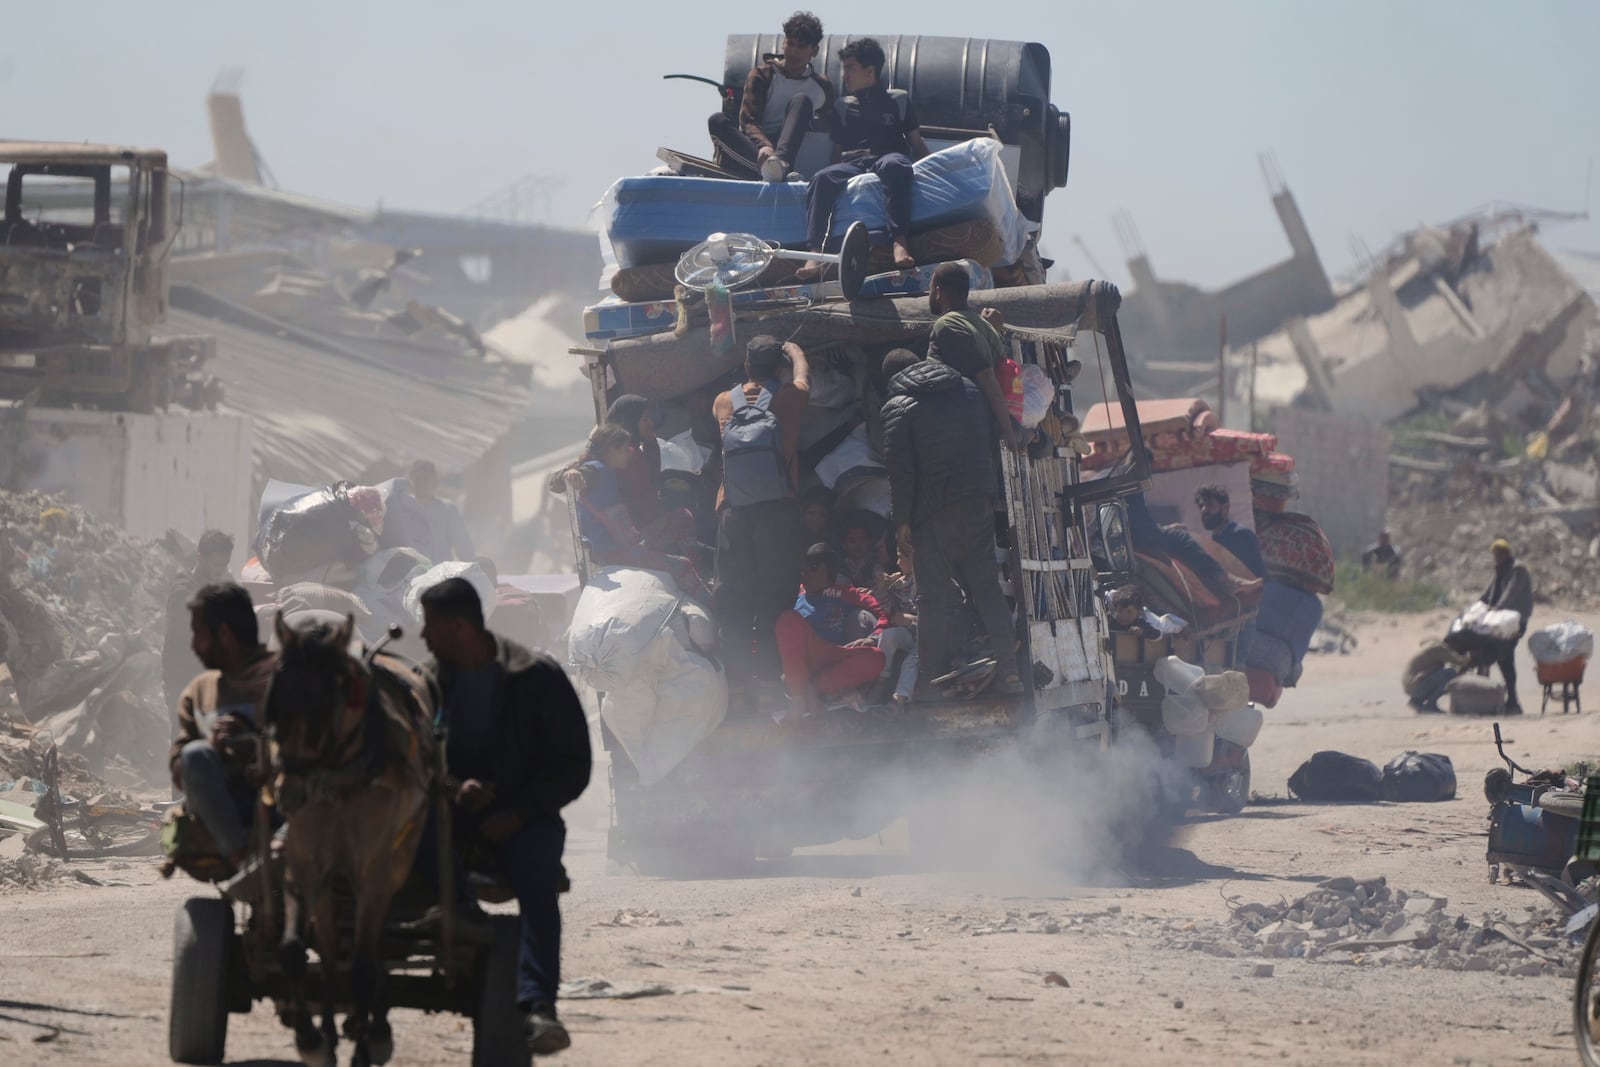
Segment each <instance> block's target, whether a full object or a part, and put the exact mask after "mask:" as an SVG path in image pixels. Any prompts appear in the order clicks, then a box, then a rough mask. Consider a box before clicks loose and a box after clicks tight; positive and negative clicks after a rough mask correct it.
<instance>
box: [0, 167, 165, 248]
mask: <svg viewBox="0 0 1600 1067" xmlns="http://www.w3.org/2000/svg"><path fill="white" fill-rule="evenodd" d="M0 168H4V170H5V175H6V179H5V185H6V199H5V216H4V221H3V222H0V248H44V249H51V250H58V251H63V252H75V251H79V250H99V251H107V252H116V251H124V250H126V248H127V244H128V234H129V231H130V230H131V231H132V234H133V236H134V250H135V251H136V252H137V253H139V254H143V253H146V252H148V251H150V250H152V249H160V248H162V247H163V246H164V245H165V243H166V236H167V234H166V230H167V157H166V153H164V152H159V151H151V150H141V149H122V148H96V147H94V146H84V145H49V144H37V145H29V144H10V145H7V144H3V143H0Z"/></svg>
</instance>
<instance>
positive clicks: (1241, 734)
mask: <svg viewBox="0 0 1600 1067" xmlns="http://www.w3.org/2000/svg"><path fill="white" fill-rule="evenodd" d="M1266 718H1267V717H1266V716H1265V715H1263V714H1261V709H1260V708H1258V707H1256V706H1255V705H1254V704H1246V705H1245V706H1244V707H1242V708H1234V709H1233V710H1232V711H1224V712H1222V713H1221V714H1219V715H1214V716H1212V719H1211V725H1212V729H1213V730H1214V731H1215V732H1216V735H1217V736H1218V737H1220V738H1222V739H1223V740H1224V741H1232V742H1233V743H1234V744H1236V745H1238V746H1240V747H1241V748H1249V747H1250V746H1251V745H1253V744H1255V743H1256V738H1257V737H1259V736H1261V727H1262V725H1263V724H1264V723H1265V722H1266Z"/></svg>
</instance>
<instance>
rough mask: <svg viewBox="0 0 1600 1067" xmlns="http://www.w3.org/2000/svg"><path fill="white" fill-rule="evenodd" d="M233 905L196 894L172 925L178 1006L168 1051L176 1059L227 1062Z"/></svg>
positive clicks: (173, 1011)
mask: <svg viewBox="0 0 1600 1067" xmlns="http://www.w3.org/2000/svg"><path fill="white" fill-rule="evenodd" d="M233 940H234V933H233V905H231V904H229V903H228V902H227V901H226V900H222V899H220V898H216V897H190V898H189V899H188V900H186V901H184V902H183V907H181V908H179V909H178V916H177V920H176V922H175V923H174V924H173V929H172V1007H171V1009H170V1012H169V1014H168V1019H167V1052H168V1054H169V1055H170V1056H171V1057H172V1061H173V1062H174V1063H200V1064H209V1063H221V1062H222V1056H223V1052H224V1050H225V1049H226V1047H227V1044H228V976H229V973H230V967H229V958H230V956H231V955H232V953H233V948H234V946H233Z"/></svg>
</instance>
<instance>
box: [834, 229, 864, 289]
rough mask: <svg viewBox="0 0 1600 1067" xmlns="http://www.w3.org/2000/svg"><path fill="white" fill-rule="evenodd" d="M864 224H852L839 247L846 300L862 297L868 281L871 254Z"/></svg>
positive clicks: (840, 280)
mask: <svg viewBox="0 0 1600 1067" xmlns="http://www.w3.org/2000/svg"><path fill="white" fill-rule="evenodd" d="M871 251H872V247H871V243H870V241H869V239H868V237H867V226H866V223H864V222H852V223H851V224H850V228H849V229H847V230H845V231H844V242H843V243H842V244H841V245H840V246H839V288H840V289H841V290H843V291H844V298H845V299H846V300H854V299H855V298H856V297H858V296H860V295H861V286H862V285H863V284H864V283H865V282H866V280H867V256H868V255H869V254H870V253H871Z"/></svg>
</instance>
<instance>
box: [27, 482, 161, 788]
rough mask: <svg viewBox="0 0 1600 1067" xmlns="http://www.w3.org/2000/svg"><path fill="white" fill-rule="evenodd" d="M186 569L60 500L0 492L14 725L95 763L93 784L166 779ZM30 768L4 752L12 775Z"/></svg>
mask: <svg viewBox="0 0 1600 1067" xmlns="http://www.w3.org/2000/svg"><path fill="white" fill-rule="evenodd" d="M179 567H180V564H179V561H178V558H177V555H176V554H175V553H174V552H173V551H170V550H168V549H166V548H163V547H162V546H160V545H156V544H150V543H146V542H142V541H139V540H136V539H134V538H132V537H129V536H128V535H127V534H126V533H124V532H123V531H121V530H119V529H117V528H115V527H113V526H109V525H107V524H104V523H101V522H99V521H97V520H95V519H94V518H92V517H91V516H89V515H88V514H87V513H85V512H84V511H83V509H81V508H78V507H74V506H71V505H69V504H67V503H65V502H64V501H62V500H61V499H59V498H57V497H52V496H48V495H45V494H43V493H37V492H29V493H6V492H0V659H3V660H4V662H5V664H6V667H7V668H8V669H9V671H10V674H11V681H12V684H13V687H14V688H15V691H16V695H15V699H16V705H17V706H16V707H15V708H14V709H12V714H11V716H10V717H11V718H13V719H16V720H17V721H18V722H21V723H27V724H30V725H32V726H34V727H39V728H41V729H43V730H47V731H48V732H49V733H50V734H51V736H52V737H53V738H54V740H55V742H56V744H57V745H58V746H59V747H60V748H61V750H62V751H63V753H78V754H81V755H82V756H83V757H85V759H86V760H87V762H88V768H87V769H86V770H85V772H84V773H85V774H87V773H88V771H90V770H92V771H93V772H94V773H95V774H97V775H106V774H107V772H108V770H110V769H112V768H116V769H121V770H126V771H127V772H129V773H130V776H131V777H133V778H139V777H143V778H145V779H148V780H157V779H158V778H159V776H160V770H161V768H162V767H163V766H164V765H165V755H166V746H167V739H168V736H169V735H170V732H171V730H170V727H169V725H168V719H169V715H168V712H167V709H166V706H165V700H164V697H163V694H162V689H161V642H162V639H163V622H164V609H165V603H164V602H165V597H166V592H167V590H168V588H170V586H171V583H172V581H173V579H174V578H175V577H176V575H177V573H178V571H179ZM6 699H7V700H9V697H8V698H6ZM9 732H11V733H15V731H9ZM11 740H15V738H12V739H11ZM0 741H5V739H0ZM15 747H16V746H15V745H13V744H10V743H9V742H6V743H4V744H0V749H5V750H14V749H15ZM19 759H20V757H19V756H18V755H17V753H16V752H15V751H7V752H0V762H3V763H4V764H5V765H6V766H5V768H4V769H5V770H6V771H7V773H8V775H15V774H21V773H32V772H30V771H28V770H26V769H22V768H19V767H13V766H10V765H11V764H13V763H16V762H18V760H19Z"/></svg>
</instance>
